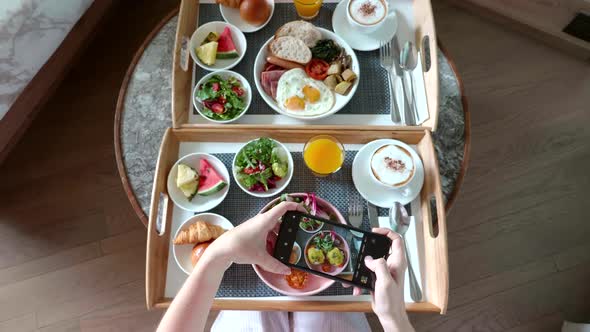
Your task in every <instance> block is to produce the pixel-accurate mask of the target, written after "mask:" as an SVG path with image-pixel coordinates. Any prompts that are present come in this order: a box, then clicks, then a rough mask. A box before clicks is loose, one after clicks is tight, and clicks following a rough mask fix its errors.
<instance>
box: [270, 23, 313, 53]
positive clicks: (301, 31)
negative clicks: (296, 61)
mask: <svg viewBox="0 0 590 332" xmlns="http://www.w3.org/2000/svg"><path fill="white" fill-rule="evenodd" d="M283 36H291V37H295V38H299V39H301V40H303V42H304V43H305V45H307V47H309V48H311V47H314V46H315V44H317V42H318V40H320V39H322V33H321V32H320V30H318V29H316V27H315V26H314V25H313V24H311V23H309V22H305V21H292V22H289V23H286V24H285V25H283V26H282V27H280V28H279V29H278V30H277V32H276V33H275V38H278V37H283Z"/></svg>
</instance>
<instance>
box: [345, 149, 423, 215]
mask: <svg viewBox="0 0 590 332" xmlns="http://www.w3.org/2000/svg"><path fill="white" fill-rule="evenodd" d="M385 144H394V145H398V146H400V147H402V148H404V149H405V150H407V151H408V152H409V153H410V154H411V155H412V159H413V160H414V163H415V165H416V171H415V174H414V176H413V177H412V179H411V180H410V181H409V182H408V184H407V187H406V189H407V192H404V190H405V189H404V190H401V189H397V188H387V187H385V186H382V185H378V184H377V183H376V182H375V180H374V179H373V178H372V176H371V172H372V171H371V167H370V165H369V162H368V161H369V160H371V154H372V153H373V152H374V151H375V150H376V149H377V148H379V147H380V146H382V145H385ZM352 181H353V182H354V186H355V187H356V190H357V191H358V192H359V193H360V194H361V196H362V197H363V198H364V199H366V200H367V201H369V202H370V203H371V204H373V205H376V206H379V207H382V208H391V207H392V206H393V203H394V202H400V203H401V204H403V205H405V204H408V203H410V202H411V201H413V200H414V198H416V197H417V196H418V195H419V194H420V190H422V185H423V184H424V166H423V165H422V160H421V159H420V157H419V156H418V154H417V153H416V151H414V149H413V148H411V147H410V146H408V145H407V144H405V143H403V142H400V141H398V140H394V139H379V140H375V141H372V142H369V143H367V144H366V145H365V146H363V147H362V148H361V149H360V150H359V151H358V152H357V154H356V156H355V157H354V160H353V162H352Z"/></svg>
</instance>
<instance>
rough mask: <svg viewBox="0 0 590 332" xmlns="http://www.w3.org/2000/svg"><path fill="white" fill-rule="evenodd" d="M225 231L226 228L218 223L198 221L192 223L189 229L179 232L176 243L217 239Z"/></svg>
mask: <svg viewBox="0 0 590 332" xmlns="http://www.w3.org/2000/svg"><path fill="white" fill-rule="evenodd" d="M224 232H225V229H223V228H221V227H220V226H217V225H212V224H209V223H208V222H205V221H197V222H195V223H194V224H191V225H190V226H189V227H188V229H184V230H182V231H180V233H178V235H177V236H176V238H175V239H174V244H176V245H179V244H197V243H201V242H207V241H211V240H215V239H217V238H218V237H220V236H221V235H222V234H223V233H224Z"/></svg>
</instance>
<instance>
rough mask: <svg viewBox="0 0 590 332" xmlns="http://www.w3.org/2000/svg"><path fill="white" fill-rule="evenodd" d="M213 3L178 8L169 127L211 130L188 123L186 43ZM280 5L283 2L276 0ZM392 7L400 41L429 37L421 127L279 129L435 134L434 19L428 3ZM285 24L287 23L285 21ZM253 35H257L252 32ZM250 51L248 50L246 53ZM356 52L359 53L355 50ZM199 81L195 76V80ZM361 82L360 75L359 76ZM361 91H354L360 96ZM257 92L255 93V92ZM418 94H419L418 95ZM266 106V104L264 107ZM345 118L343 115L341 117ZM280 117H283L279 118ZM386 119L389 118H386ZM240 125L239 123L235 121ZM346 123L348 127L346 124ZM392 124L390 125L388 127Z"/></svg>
mask: <svg viewBox="0 0 590 332" xmlns="http://www.w3.org/2000/svg"><path fill="white" fill-rule="evenodd" d="M212 2H213V1H212V0H200V1H199V0H182V2H181V5H180V12H179V19H178V27H177V30H176V41H175V49H174V59H173V68H172V125H173V127H174V128H213V127H215V126H216V124H214V123H210V122H203V123H191V121H190V120H189V113H190V112H192V111H193V106H192V101H191V95H192V75H193V65H194V64H193V60H192V59H191V58H190V55H189V54H188V41H189V40H190V37H191V35H192V34H193V32H194V31H195V30H196V28H197V27H198V26H199V22H198V17H199V4H200V3H209V4H210V3H212ZM276 2H277V3H279V2H286V1H282V0H277V1H276ZM324 2H325V3H330V2H338V1H337V0H325V1H324ZM393 6H394V7H395V8H396V9H397V10H398V14H399V16H400V18H399V19H398V21H400V22H403V23H404V24H403V25H402V24H398V31H397V32H396V34H397V36H398V39H399V40H400V42H401V41H405V40H412V41H414V44H415V45H416V46H417V47H419V46H420V45H421V41H422V37H423V36H426V35H428V36H429V39H430V47H429V50H430V59H431V67H430V70H429V71H428V72H425V73H423V80H424V82H423V83H424V87H425V92H424V93H423V94H421V95H423V96H424V100H423V104H425V105H426V107H427V109H428V113H429V116H430V117H429V119H428V120H426V122H424V123H423V124H422V125H420V126H395V125H394V124H393V123H392V122H390V121H388V120H383V121H376V122H375V124H371V125H369V124H367V125H362V126H359V125H358V121H356V120H354V121H353V120H349V121H345V122H343V123H336V122H333V121H330V120H331V119H334V116H335V115H338V113H336V114H335V115H332V116H330V117H328V118H326V119H323V120H320V121H297V124H281V125H280V126H281V127H282V128H292V129H298V128H303V127H309V126H313V127H314V128H316V129H334V128H348V129H359V128H361V129H377V130H379V129H387V130H391V129H392V130H417V129H420V130H421V129H428V130H430V131H434V130H435V129H436V125H437V122H438V95H439V87H438V64H437V52H438V51H437V50H438V47H437V45H436V32H435V28H434V19H433V15H432V7H431V4H430V0H395V1H394V2H393ZM285 23H286V22H285ZM254 33H256V32H254ZM252 51H253V50H251V49H249V52H252ZM356 52H357V53H358V52H359V51H356ZM198 79H199V78H198V77H197V78H196V80H198ZM361 79H362V73H361ZM250 85H251V86H252V89H253V90H255V89H256V86H255V84H254V82H250ZM360 92H361V91H357V93H360ZM256 93H257V92H256ZM417 95H420V94H417ZM265 107H266V105H265ZM340 116H342V117H344V116H345V115H340ZM281 117H286V116H284V115H281ZM384 117H385V118H387V117H388V116H385V115H384ZM238 122H239V121H238ZM347 123H348V124H347ZM389 123H391V124H389ZM226 126H228V128H254V129H256V128H263V127H265V126H268V124H262V123H260V124H227V125H226Z"/></svg>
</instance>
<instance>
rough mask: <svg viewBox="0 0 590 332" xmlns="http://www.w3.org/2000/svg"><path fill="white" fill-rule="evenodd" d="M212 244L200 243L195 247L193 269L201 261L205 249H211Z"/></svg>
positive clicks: (192, 256) (192, 254) (192, 261)
mask: <svg viewBox="0 0 590 332" xmlns="http://www.w3.org/2000/svg"><path fill="white" fill-rule="evenodd" d="M210 244H211V241H209V242H203V243H198V244H196V245H195V246H194V247H193V251H192V253H191V263H192V264H193V267H194V266H195V265H197V262H198V261H199V259H200V258H201V256H202V255H203V253H204V252H205V249H207V247H209V245H210Z"/></svg>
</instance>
